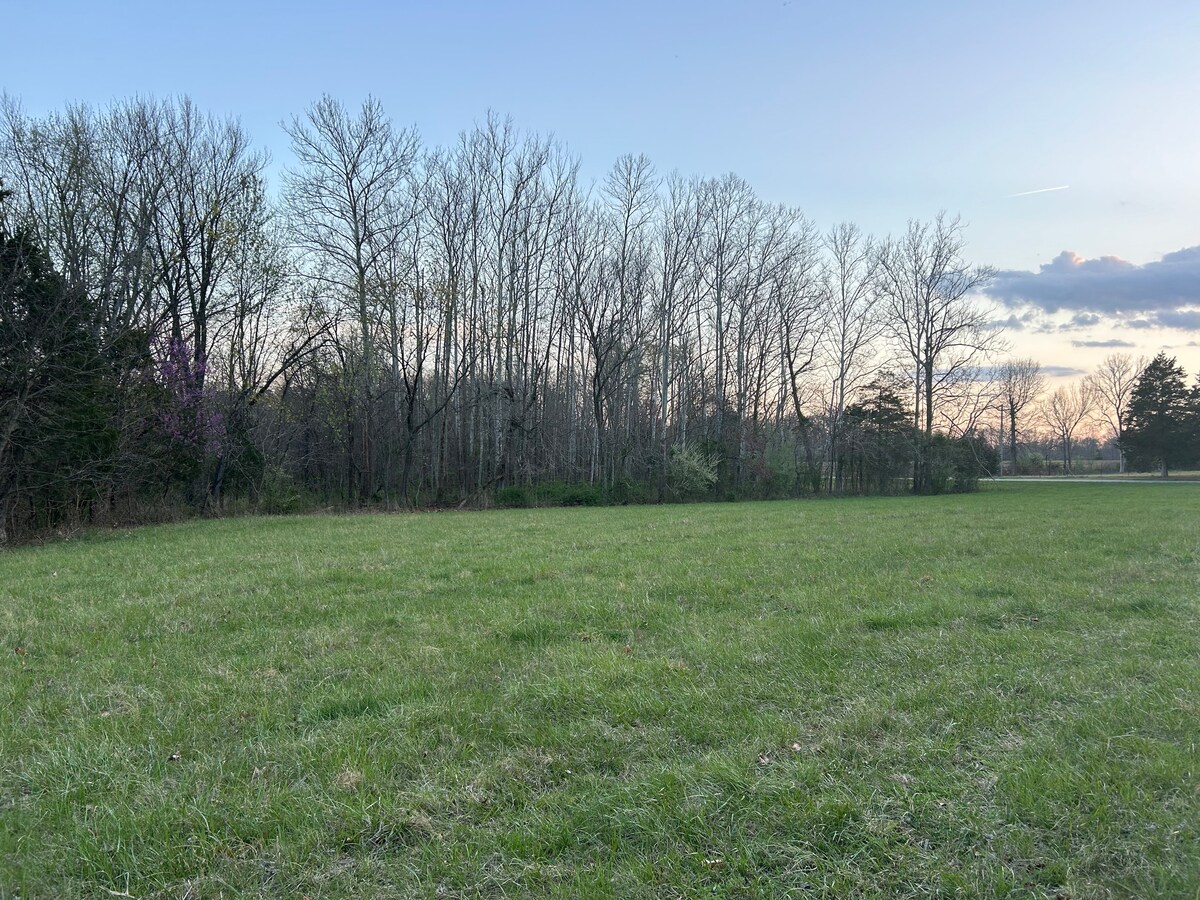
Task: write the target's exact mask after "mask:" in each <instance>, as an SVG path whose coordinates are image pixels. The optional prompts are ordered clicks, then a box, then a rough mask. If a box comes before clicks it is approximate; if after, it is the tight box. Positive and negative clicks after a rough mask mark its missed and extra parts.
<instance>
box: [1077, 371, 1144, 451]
mask: <svg viewBox="0 0 1200 900" xmlns="http://www.w3.org/2000/svg"><path fill="white" fill-rule="evenodd" d="M1145 367H1146V360H1145V358H1144V357H1138V358H1137V359H1136V360H1135V359H1134V358H1133V357H1132V356H1130V355H1129V354H1128V353H1113V354H1111V355H1109V356H1107V357H1105V358H1104V361H1103V362H1102V363H1100V366H1099V367H1098V368H1097V369H1096V371H1095V372H1093V373H1092V375H1091V383H1092V387H1093V389H1094V390H1095V392H1096V409H1097V412H1098V413H1099V415H1100V416H1101V417H1102V418H1103V419H1104V421H1105V423H1106V424H1107V425H1108V427H1109V429H1110V431H1111V432H1112V436H1113V439H1114V440H1115V441H1116V442H1117V447H1118V449H1120V452H1121V471H1122V472H1124V471H1125V451H1124V449H1123V442H1122V438H1123V437H1124V435H1125V426H1124V421H1125V412H1126V410H1127V409H1128V408H1129V398H1130V395H1131V394H1132V393H1133V386H1134V384H1135V383H1136V382H1137V379H1138V375H1139V374H1140V373H1141V371H1142V369H1144V368H1145Z"/></svg>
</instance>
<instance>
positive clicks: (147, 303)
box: [0, 98, 996, 532]
mask: <svg viewBox="0 0 1200 900" xmlns="http://www.w3.org/2000/svg"><path fill="white" fill-rule="evenodd" d="M2 125H3V127H2V132H0V177H2V178H3V182H4V184H5V185H6V189H7V196H6V198H5V200H4V201H3V203H2V205H0V231H2V233H3V241H4V244H3V247H4V253H3V262H2V265H3V273H2V274H0V290H2V291H3V305H2V306H0V316H2V318H0V329H2V332H0V378H2V379H3V382H2V384H0V387H2V389H3V394H2V395H0V510H2V511H3V516H2V518H3V520H4V521H5V523H6V524H7V526H8V529H9V531H10V532H14V531H16V532H20V531H25V530H28V529H33V528H44V527H53V526H55V525H56V524H59V523H63V522H73V521H76V520H107V519H120V518H126V519H128V518H145V517H149V516H153V515H156V514H160V513H163V512H165V511H168V510H173V509H190V510H212V511H215V510H221V509H226V508H229V507H230V506H231V505H245V504H251V505H254V506H256V507H257V508H261V509H267V510H281V509H290V508H300V507H302V506H304V505H306V504H338V505H340V504H380V505H387V506H394V505H405V504H457V503H462V502H480V503H486V502H491V501H492V500H495V499H499V500H500V501H501V502H508V501H511V502H538V501H539V500H540V499H546V498H551V499H554V498H557V499H559V500H565V501H566V502H592V501H596V502H601V501H612V500H622V499H624V500H630V501H650V500H658V501H662V500H669V499H682V498H687V497H700V496H707V497H731V498H732V497H770V496H792V495H796V494H798V493H803V492H816V491H830V492H837V493H841V492H868V491H871V492H875V491H895V490H907V489H910V488H915V489H916V490H918V491H922V492H933V491H938V490H945V489H951V488H958V489H967V488H969V487H970V486H972V485H973V484H974V483H975V481H976V480H977V478H978V477H979V475H980V474H982V473H985V472H990V471H992V470H993V469H994V467H995V458H994V457H995V454H994V451H992V450H991V449H989V448H988V447H987V446H986V445H985V444H984V442H983V441H982V440H981V439H980V438H979V437H978V434H977V432H978V429H979V428H980V425H981V422H982V417H983V415H984V411H985V410H986V409H987V408H988V407H989V404H991V402H992V400H991V399H990V398H991V397H992V396H993V395H992V393H989V385H990V382H988V380H987V379H984V378H982V377H981V375H980V372H981V369H980V364H981V363H982V362H983V361H984V360H985V358H986V356H987V354H988V353H989V352H991V351H992V350H994V349H996V331H995V330H994V329H991V328H989V327H988V316H987V315H986V311H985V310H983V309H982V308H981V307H980V306H979V305H978V303H977V301H976V298H975V295H976V293H977V292H978V290H979V289H980V288H982V287H983V286H985V285H986V283H987V281H988V279H989V278H990V274H991V273H990V271H989V270H987V269H982V268H975V267H971V266H969V265H968V264H967V263H966V262H965V261H964V259H963V235H962V227H961V225H960V224H959V222H958V221H957V220H952V219H949V218H946V217H939V218H938V219H936V220H935V221H932V222H913V223H911V224H910V225H909V227H908V229H907V230H906V232H905V233H904V234H903V235H902V236H901V237H899V238H897V239H894V240H891V239H889V240H875V239H872V238H870V237H868V236H865V235H863V234H861V233H859V231H858V230H857V229H856V228H854V227H853V226H852V225H838V226H835V227H833V228H832V229H829V230H828V231H825V232H822V231H821V230H819V229H818V228H817V227H816V226H815V225H814V224H813V223H812V222H810V221H809V220H807V219H806V218H805V217H804V215H803V214H802V213H801V212H800V211H799V210H797V209H793V208H789V207H785V206H780V205H776V204H772V203H769V202H766V201H764V200H762V199H761V198H759V197H758V196H756V194H755V193H754V191H753V190H752V189H751V188H750V186H749V185H748V184H747V183H746V182H744V181H742V180H741V179H739V178H737V177H736V176H733V175H725V176H721V177H716V178H683V177H680V176H677V175H666V176H663V175H660V174H659V173H658V172H656V170H655V169H654V167H653V166H652V165H651V163H650V162H649V161H648V160H646V159H645V158H644V157H632V156H631V157H624V158H622V159H620V160H618V161H617V162H616V164H615V165H614V166H613V167H612V169H611V170H610V171H609V173H608V175H607V176H606V177H605V178H603V179H602V180H601V181H600V182H599V183H598V184H585V183H584V182H583V181H582V180H581V178H580V176H579V172H578V165H577V163H576V161H575V160H574V159H573V158H572V157H571V156H570V155H569V154H568V153H567V151H566V149H565V148H564V147H562V146H561V145H559V144H557V143H556V142H554V141H552V140H549V139H545V138H542V137H539V136H536V135H529V134H524V133H521V132H519V131H517V130H516V129H515V128H514V127H513V125H512V124H511V123H509V122H507V121H503V120H500V119H496V118H489V119H488V120H487V121H486V122H485V123H483V124H482V125H479V126H477V127H475V128H473V129H471V130H469V131H467V132H464V133H463V134H462V135H461V137H460V139H459V140H458V141H457V142H456V143H454V144H453V145H452V146H447V147H435V148H430V147H425V146H423V145H422V144H421V142H420V140H419V139H418V137H417V135H416V134H415V133H414V132H412V131H411V130H408V129H399V128H396V127H395V126H394V125H393V124H392V122H391V121H390V120H389V119H388V118H387V116H386V115H385V114H384V112H383V110H382V109H381V108H380V106H379V104H378V103H376V102H374V101H368V102H367V103H365V104H364V105H363V106H362V107H361V109H358V110H355V111H349V110H347V109H346V108H345V107H343V106H342V105H341V104H340V103H338V102H336V101H334V100H332V99H329V98H325V99H323V100H321V101H319V102H318V103H316V104H314V105H313V106H312V107H311V108H310V109H309V110H308V111H307V112H306V113H305V114H303V115H301V116H297V117H296V118H294V119H293V120H292V121H291V122H290V123H289V124H288V125H287V133H288V135H289V137H290V139H291V145H292V162H291V165H290V166H289V167H288V168H287V169H286V171H285V173H284V175H283V177H282V180H281V185H280V187H279V189H278V191H277V192H272V190H271V189H270V188H269V186H268V185H267V183H266V179H265V174H264V173H265V171H266V168H267V160H266V157H265V156H264V155H263V154H262V153H261V152H259V151H257V150H255V149H254V147H253V145H252V142H251V140H250V138H249V136H248V135H247V134H246V133H245V132H244V131H243V129H242V128H241V127H240V126H239V125H238V124H237V123H236V122H234V121H231V120H225V119H220V118H216V117H213V116H211V115H208V114H205V113H203V112H201V111H200V110H198V109H196V107H195V106H194V105H193V104H191V103H190V102H188V101H186V100H184V101H179V102H173V101H172V102H160V101H153V100H143V99H136V100H131V101H127V102H124V103H119V104H116V105H113V106H111V107H109V108H106V109H94V108H90V107H85V106H75V107H70V108H68V109H66V110H64V111H62V112H60V113H54V114H51V115H47V116H43V117H36V118H35V117H31V116H28V115H26V114H24V113H23V112H22V111H21V109H20V107H19V105H18V104H17V103H16V102H14V101H12V100H8V101H6V103H5V107H4V110H3V117H2ZM571 498H575V499H574V500H572V499H571ZM581 498H582V499H581Z"/></svg>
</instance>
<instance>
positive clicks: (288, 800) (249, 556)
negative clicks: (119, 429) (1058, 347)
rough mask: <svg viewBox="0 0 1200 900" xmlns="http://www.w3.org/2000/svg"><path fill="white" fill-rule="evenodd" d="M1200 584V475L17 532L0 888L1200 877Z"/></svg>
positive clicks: (932, 887)
mask: <svg viewBox="0 0 1200 900" xmlns="http://www.w3.org/2000/svg"><path fill="white" fill-rule="evenodd" d="M1198 587H1200V488H1192V487H1187V486H1179V487H1157V486H1153V487H1152V486H1147V487H1145V488H1120V487H1113V486H1103V485H1090V486H1089V485H1058V486H1053V485H1016V484H1012V485H1005V486H1003V487H1002V488H999V489H994V490H991V491H988V492H985V493H983V494H979V495H974V496H962V497H942V498H932V499H913V498H895V499H878V500H847V501H840V502H833V501H829V502H799V503H771V504H738V505H727V506H718V505H711V506H674V507H665V508H653V507H643V508H624V509H595V510H579V509H575V510H535V511H511V512H490V513H464V514H422V515H405V516H390V517H389V516H361V517H349V518H333V517H328V518H319V517H318V518H280V519H242V520H235V521H222V522H197V523H192V524H186V525H178V526H169V527H161V528H152V529H144V530H139V531H135V532H132V533H114V534H111V535H101V536H96V537H93V538H90V539H87V540H84V541H80V542H75V543H70V544H62V545H57V546H48V547H42V548H31V549H25V550H21V551H16V552H11V553H7V554H3V555H0V640H2V641H3V644H4V647H3V650H4V655H3V657H0V665H2V666H3V672H2V675H3V677H2V682H0V897H10V896H18V895H20V896H23V897H33V896H54V895H62V896H66V895H95V896H108V891H109V890H113V891H119V892H123V891H126V890H128V892H129V893H130V894H132V895H134V896H136V897H148V896H193V897H213V896H219V895H222V894H224V895H234V894H237V893H239V892H244V893H252V894H253V893H260V894H262V895H266V896H297V895H302V894H308V895H310V896H312V897H342V896H391V895H400V896H407V895H409V894H412V895H417V896H434V895H437V896H446V897H454V896H471V897H473V896H511V895H522V896H525V895H533V896H580V895H583V896H590V895H595V896H605V895H617V896H646V897H664V896H677V895H678V896H697V895H700V894H704V895H705V896H714V895H715V896H738V897H741V896H764V897H768V896H790V895H794V896H807V895H809V892H811V894H812V895H817V896H821V895H825V896H847V895H874V894H883V895H887V896H930V895H937V894H942V895H954V894H956V893H957V894H960V895H966V896H990V895H996V896H1006V895H1012V896H1047V895H1050V896H1053V895H1054V894H1055V893H1061V894H1063V895H1067V894H1069V895H1070V896H1072V897H1075V898H1080V897H1106V896H1132V895H1139V896H1149V895H1161V896H1195V893H1196V891H1197V889H1198V888H1197V885H1200V837H1198V825H1200V779H1198V777H1197V766H1198V764H1200V754H1198V751H1197V738H1198V736H1200V726H1198V724H1197V723H1198V721H1200V632H1198V629H1197V624H1198V618H1200V617H1198V615H1197V613H1198V611H1200V609H1198V607H1200V600H1198V595H1200V592H1198V590H1197V588H1198ZM18 647H20V648H21V650H22V651H23V652H21V653H18V652H15V651H16V649H17V648H18ZM176 754H177V755H178V756H177V758H176Z"/></svg>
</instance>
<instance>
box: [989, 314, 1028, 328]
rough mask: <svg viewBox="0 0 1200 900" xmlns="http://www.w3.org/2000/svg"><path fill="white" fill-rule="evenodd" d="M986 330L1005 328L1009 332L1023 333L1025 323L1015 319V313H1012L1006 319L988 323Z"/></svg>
mask: <svg viewBox="0 0 1200 900" xmlns="http://www.w3.org/2000/svg"><path fill="white" fill-rule="evenodd" d="M988 328H1007V329H1008V330H1009V331H1024V330H1025V323H1024V322H1023V321H1022V320H1021V319H1019V318H1018V317H1017V314H1016V313H1013V314H1012V315H1010V316H1009V317H1008V318H1007V319H996V320H995V321H994V322H988Z"/></svg>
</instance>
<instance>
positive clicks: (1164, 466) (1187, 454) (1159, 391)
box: [1121, 353, 1196, 478]
mask: <svg viewBox="0 0 1200 900" xmlns="http://www.w3.org/2000/svg"><path fill="white" fill-rule="evenodd" d="M1184 379H1185V374H1184V371H1183V367H1182V366H1180V365H1178V364H1177V363H1176V361H1175V358H1174V357H1168V356H1167V355H1166V354H1165V353H1159V354H1158V356H1156V357H1154V359H1152V360H1151V361H1150V363H1149V365H1147V366H1146V368H1145V369H1143V370H1142V374H1141V375H1139V376H1138V380H1137V384H1136V385H1134V388H1133V394H1132V396H1131V397H1130V400H1129V408H1128V409H1127V410H1126V413H1125V423H1124V424H1125V433H1124V435H1123V436H1122V438H1121V449H1122V450H1123V451H1124V452H1125V454H1126V455H1127V456H1128V458H1129V462H1130V464H1131V465H1132V466H1133V467H1134V468H1136V469H1142V470H1145V469H1150V468H1153V467H1157V468H1158V470H1159V474H1161V475H1162V476H1163V477H1164V478H1166V477H1167V473H1168V472H1169V470H1170V469H1172V468H1178V467H1179V466H1181V465H1186V464H1188V463H1190V462H1194V461H1195V457H1196V447H1195V439H1194V435H1193V433H1192V432H1193V425H1192V419H1193V417H1194V411H1193V409H1192V407H1193V404H1194V399H1193V395H1194V393H1195V392H1189V391H1188V388H1187V383H1186V381H1185V380H1184Z"/></svg>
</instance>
